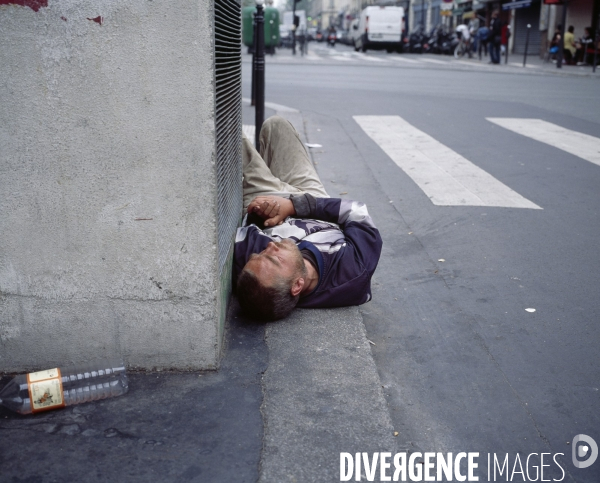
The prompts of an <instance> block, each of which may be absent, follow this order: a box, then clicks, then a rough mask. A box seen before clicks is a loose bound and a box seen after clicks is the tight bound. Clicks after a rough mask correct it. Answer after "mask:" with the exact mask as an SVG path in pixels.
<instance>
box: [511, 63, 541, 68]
mask: <svg viewBox="0 0 600 483" xmlns="http://www.w3.org/2000/svg"><path fill="white" fill-rule="evenodd" d="M508 65H512V66H514V67H523V64H522V63H520V62H509V63H508ZM525 67H526V68H528V69H537V68H538V67H539V65H529V64H525Z"/></svg>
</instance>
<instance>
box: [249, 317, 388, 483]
mask: <svg viewBox="0 0 600 483" xmlns="http://www.w3.org/2000/svg"><path fill="white" fill-rule="evenodd" d="M266 342H267V347H268V349H269V365H268V369H267V371H266V372H265V374H264V376H263V393H264V400H263V404H262V407H261V410H262V413H263V420H264V426H265V430H264V431H265V432H264V442H263V443H264V444H263V452H262V456H261V465H260V477H259V481H260V482H262V483H280V482H285V481H293V482H295V481H302V482H312V481H319V482H323V481H339V479H340V473H339V472H340V452H348V453H351V454H354V453H357V452H369V453H373V452H376V451H379V452H381V451H387V452H390V453H392V454H394V453H396V452H397V448H396V441H395V438H394V436H393V427H392V422H391V419H390V415H389V412H388V407H387V403H386V401H385V398H384V395H383V391H382V386H381V381H380V379H379V375H378V373H377V368H376V366H375V362H374V361H373V357H372V355H371V349H370V345H369V342H368V341H367V338H366V333H365V328H364V325H363V321H362V317H361V315H360V313H359V311H358V308H357V307H347V308H340V309H320V310H310V309H304V310H302V309H297V310H296V311H295V312H294V313H293V314H292V315H291V316H290V317H288V318H287V319H285V320H283V321H280V322H277V323H273V324H269V325H268V326H267V328H266Z"/></svg>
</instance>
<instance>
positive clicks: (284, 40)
mask: <svg viewBox="0 0 600 483" xmlns="http://www.w3.org/2000/svg"><path fill="white" fill-rule="evenodd" d="M279 47H286V48H291V47H292V29H291V25H287V24H280V25H279Z"/></svg>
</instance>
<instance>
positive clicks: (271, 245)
mask: <svg viewBox="0 0 600 483" xmlns="http://www.w3.org/2000/svg"><path fill="white" fill-rule="evenodd" d="M267 249H268V250H269V251H271V252H278V251H279V248H278V247H277V245H276V244H275V242H269V244H268V245H267Z"/></svg>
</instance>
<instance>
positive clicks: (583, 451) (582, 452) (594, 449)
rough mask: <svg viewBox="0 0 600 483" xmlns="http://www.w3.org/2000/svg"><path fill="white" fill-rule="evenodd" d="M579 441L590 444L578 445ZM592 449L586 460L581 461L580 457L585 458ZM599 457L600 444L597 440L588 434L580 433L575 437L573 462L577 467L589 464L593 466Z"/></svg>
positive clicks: (584, 466) (585, 466)
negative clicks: (599, 447)
mask: <svg viewBox="0 0 600 483" xmlns="http://www.w3.org/2000/svg"><path fill="white" fill-rule="evenodd" d="M577 443H587V445H589V446H583V445H582V446H579V447H577ZM590 449H591V453H590V457H589V458H588V459H587V460H585V461H579V459H578V457H579V458H583V457H584V456H586V455H587V454H588V452H589V451H590ZM597 457H598V445H597V444H596V442H595V441H594V440H593V439H592V438H590V437H589V436H586V435H585V434H578V435H577V436H575V437H574V438H573V464H574V465H575V467H576V468H587V467H588V466H592V465H593V464H594V462H595V461H596V458H597Z"/></svg>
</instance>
